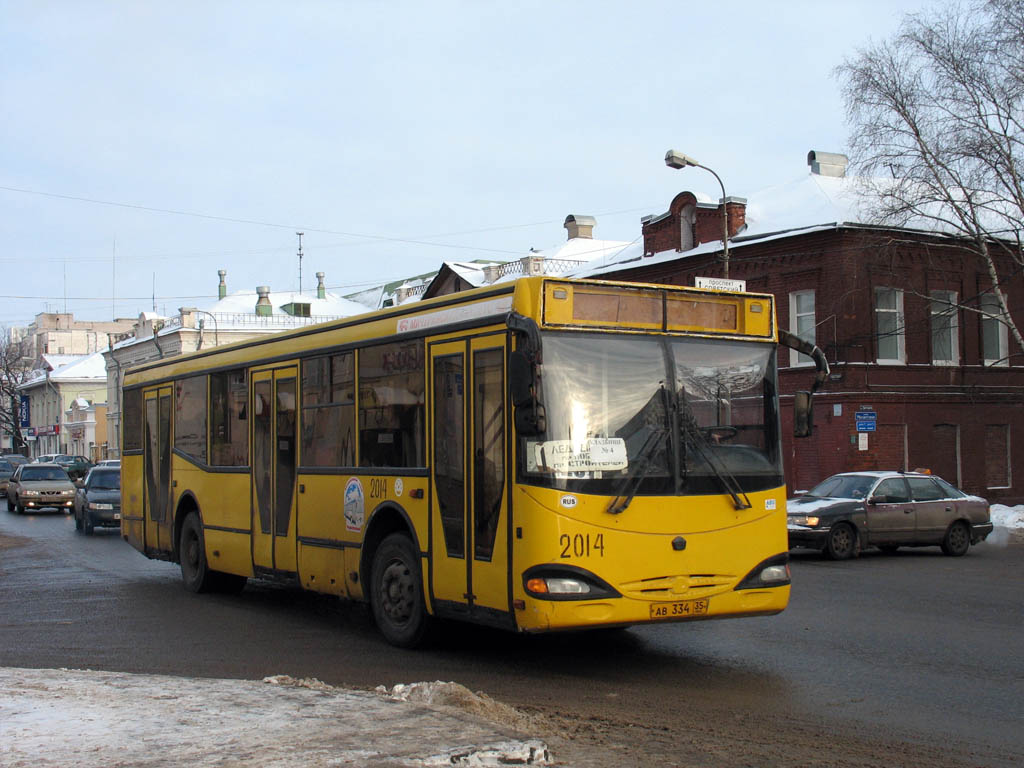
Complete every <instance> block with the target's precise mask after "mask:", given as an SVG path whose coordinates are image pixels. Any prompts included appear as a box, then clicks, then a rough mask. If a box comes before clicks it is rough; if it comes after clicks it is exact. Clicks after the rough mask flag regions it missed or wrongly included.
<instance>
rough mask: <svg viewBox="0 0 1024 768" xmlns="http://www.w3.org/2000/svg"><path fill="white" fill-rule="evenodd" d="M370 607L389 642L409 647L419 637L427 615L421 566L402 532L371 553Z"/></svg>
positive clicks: (419, 638) (392, 535) (388, 538)
mask: <svg viewBox="0 0 1024 768" xmlns="http://www.w3.org/2000/svg"><path fill="white" fill-rule="evenodd" d="M370 606H371V608H372V609H373V618H374V621H376V623H377V627H378V629H380V632H381V634H382V635H384V639H385V640H387V641H388V642H389V643H391V644H392V645H396V646H398V647H399V648H413V647H415V646H416V645H418V644H419V643H420V642H421V641H422V640H423V637H424V635H425V634H426V631H427V624H428V621H429V617H428V616H427V609H426V606H425V605H424V602H423V579H422V569H421V568H420V559H419V556H418V555H417V553H416V550H415V548H414V547H413V544H412V541H411V540H410V539H409V537H408V536H406V535H405V534H402V533H392V534H391V535H390V536H387V537H386V538H385V539H384V540H383V541H382V542H381V543H380V546H379V547H377V551H376V552H375V553H374V555H373V568H372V570H371V577H370Z"/></svg>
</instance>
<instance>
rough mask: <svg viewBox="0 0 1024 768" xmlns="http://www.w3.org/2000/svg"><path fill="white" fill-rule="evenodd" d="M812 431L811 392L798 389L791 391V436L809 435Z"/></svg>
mask: <svg viewBox="0 0 1024 768" xmlns="http://www.w3.org/2000/svg"><path fill="white" fill-rule="evenodd" d="M813 431H814V411H813V410H812V405H811V393H810V392H807V391H804V390H802V391H800V392H794V393H793V437H810V436H811V433H812V432H813Z"/></svg>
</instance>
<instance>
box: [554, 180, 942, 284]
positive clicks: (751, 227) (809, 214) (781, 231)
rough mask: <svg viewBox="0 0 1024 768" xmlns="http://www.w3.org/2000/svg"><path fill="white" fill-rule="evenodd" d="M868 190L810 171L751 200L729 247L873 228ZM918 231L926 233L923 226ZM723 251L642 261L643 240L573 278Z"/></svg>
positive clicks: (714, 247)
mask: <svg viewBox="0 0 1024 768" xmlns="http://www.w3.org/2000/svg"><path fill="white" fill-rule="evenodd" d="M865 191H866V187H865V183H864V181H863V180H861V179H858V178H856V177H834V176H821V175H818V174H815V173H811V172H807V173H806V174H804V175H802V176H800V177H799V178H796V179H794V180H792V181H789V182H786V183H784V184H777V185H774V186H771V187H767V188H765V189H762V190H760V191H758V192H755V193H754V194H752V195H751V196H750V197H749V198H748V199H747V207H746V225H745V227H744V228H743V230H741V231H740V232H739V233H737V234H736V235H735V236H733V237H732V238H730V240H729V247H730V249H732V248H741V247H743V246H744V245H747V244H750V243H753V242H758V243H760V242H765V241H767V240H772V239H778V238H783V237H791V236H793V235H795V234H798V233H799V234H804V233H807V232H813V231H820V230H823V229H832V228H835V227H840V226H844V225H847V226H858V225H869V224H872V221H871V219H870V217H869V215H868V209H867V205H866V202H865V201H866V199H867V198H866V197H865V195H864V193H865ZM920 228H921V229H926V227H925V226H921V227H920ZM933 228H934V227H932V229H933ZM721 249H722V243H721V241H720V240H711V241H709V242H706V243H702V244H701V245H698V246H697V247H695V248H692V249H690V250H688V251H686V252H685V253H682V254H680V253H679V252H677V251H674V250H670V251H663V252H660V253H656V254H654V255H653V256H644V245H643V241H642V239H638V240H636V241H634V242H632V243H629V244H628V245H626V246H625V247H623V248H621V249H619V250H618V251H611V250H609V251H608V252H607V253H605V254H602V255H600V256H598V257H596V258H595V259H593V260H591V261H590V262H589V263H587V264H586V266H584V267H582V268H581V269H579V270H576V271H574V272H573V273H572V276H573V277H600V276H601V275H602V274H604V273H607V272H610V271H617V270H620V269H623V268H627V267H629V266H630V265H631V264H632V263H633V262H637V266H639V262H640V261H641V260H642V261H643V266H648V265H653V264H658V263H661V262H666V261H675V260H678V259H680V258H686V257H690V256H698V255H701V254H706V253H715V252H716V251H720V250H721Z"/></svg>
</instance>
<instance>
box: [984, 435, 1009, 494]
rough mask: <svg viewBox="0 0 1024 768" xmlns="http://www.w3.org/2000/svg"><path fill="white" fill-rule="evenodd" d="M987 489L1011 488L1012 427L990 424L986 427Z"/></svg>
mask: <svg viewBox="0 0 1024 768" xmlns="http://www.w3.org/2000/svg"><path fill="white" fill-rule="evenodd" d="M985 487H986V488H1009V487H1010V427H1009V425H1008V424H988V425H986V427H985Z"/></svg>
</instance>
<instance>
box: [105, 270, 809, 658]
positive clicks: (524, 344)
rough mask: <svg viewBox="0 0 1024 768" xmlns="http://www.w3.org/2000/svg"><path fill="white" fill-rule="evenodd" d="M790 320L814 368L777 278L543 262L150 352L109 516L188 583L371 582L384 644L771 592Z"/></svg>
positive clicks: (693, 606) (683, 614) (346, 585)
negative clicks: (596, 270)
mask: <svg viewBox="0 0 1024 768" xmlns="http://www.w3.org/2000/svg"><path fill="white" fill-rule="evenodd" d="M780 342H781V343H784V344H787V345H789V346H796V347H798V348H800V349H801V350H802V351H804V352H805V353H807V354H811V355H812V357H813V358H814V359H815V361H816V362H817V363H818V376H817V379H816V384H817V383H820V381H821V380H823V378H824V375H823V374H824V372H825V371H827V365H826V364H825V362H824V356H823V355H821V353H820V351H819V350H818V349H817V348H816V347H812V346H811V345H806V344H803V343H802V342H800V341H799V340H797V339H795V337H792V336H791V335H790V334H788V333H786V332H784V331H779V330H778V329H777V327H776V322H775V311H774V305H773V297H772V296H770V295H764V294H752V293H723V292H717V291H709V290H701V289H694V288H679V287H670V286H660V285H646V284H622V283H610V282H601V281H585V280H584V281H581V280H567V279H553V278H545V277H533V278H523V279H520V280H517V281H515V282H510V283H505V284H499V285H496V286H491V287H487V288H480V289H476V290H471V291H466V292H464V293H459V294H455V295H451V296H444V297H439V298H436V299H430V300H426V301H422V302H418V303H413V304H409V305H404V306H400V307H394V308H389V309H384V310H379V311H376V312H371V313H368V314H366V315H362V316H358V317H353V318H346V319H342V320H338V321H335V322H330V323H323V324H320V325H315V326H309V327H306V328H304V329H302V330H297V331H290V332H285V333H279V334H274V335H270V336H266V337H262V338H259V339H257V340H252V341H247V342H242V343H238V344H233V345H230V346H224V347H215V348H213V349H209V350H204V351H201V352H197V353H195V354H191V355H185V356H181V357H175V358H169V359H166V360H161V361H159V362H153V363H148V364H144V365H141V366H139V367H137V368H134V369H132V370H130V371H129V372H128V374H127V375H126V377H125V380H124V393H123V401H122V402H123V403H124V415H123V419H122V424H123V434H122V459H121V468H122V469H121V471H122V475H123V485H122V488H123V490H122V497H123V499H122V520H121V530H122V535H123V537H124V538H125V539H126V540H127V541H128V542H129V543H131V544H132V546H134V547H135V548H136V549H138V550H139V551H140V552H142V553H144V554H145V555H146V556H148V557H151V558H157V559H164V560H171V561H173V562H178V563H180V565H181V573H182V578H183V580H184V584H185V587H186V588H187V589H189V590H191V591H194V592H203V591H208V590H226V591H236V590H240V589H241V588H242V587H243V586H244V585H245V583H246V580H247V579H250V578H261V579H276V580H282V581H285V582H289V583H293V584H295V585H298V586H301V588H303V589H308V590H313V591H316V592H322V593H328V594H332V595H337V596H339V597H343V598H348V599H352V600H360V601H367V602H369V604H370V606H371V609H372V613H373V616H374V619H375V621H376V623H377V625H378V626H379V628H380V630H381V632H382V633H383V635H384V636H385V638H386V639H387V640H388V641H389V642H391V643H394V644H396V645H399V646H413V645H415V644H417V643H418V642H419V641H420V639H421V638H422V637H423V634H424V631H425V630H426V629H427V628H428V625H429V623H430V622H432V621H433V620H434V618H435V617H440V618H448V619H461V620H466V621H471V622H477V623H481V624H487V625H492V626H496V627H503V628H507V629H510V630H516V631H522V632H544V631H551V630H576V629H586V628H594V627H609V626H628V625H633V624H642V623H648V622H666V621H682V620H693V619H711V618H723V617H740V616H758V615H766V614H773V613H777V612H779V611H781V610H783V609H784V608H785V607H786V604H787V601H788V599H789V583H790V580H789V566H788V554H787V532H786V509H785V498H786V495H785V487H784V482H783V472H782V456H781V440H780V431H779V430H780V421H779V407H778V406H779V394H778V391H777V388H776V356H777V350H778V346H779V344H780ZM800 394H801V395H803V397H802V398H801V399H800V401H799V403H798V405H797V408H796V410H797V412H798V413H797V419H796V421H797V422H798V423H799V424H800V425H802V427H801V429H802V430H803V431H804V432H807V431H808V430H809V423H808V419H809V414H810V393H800Z"/></svg>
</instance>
